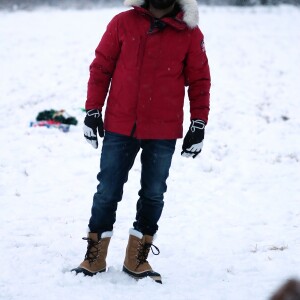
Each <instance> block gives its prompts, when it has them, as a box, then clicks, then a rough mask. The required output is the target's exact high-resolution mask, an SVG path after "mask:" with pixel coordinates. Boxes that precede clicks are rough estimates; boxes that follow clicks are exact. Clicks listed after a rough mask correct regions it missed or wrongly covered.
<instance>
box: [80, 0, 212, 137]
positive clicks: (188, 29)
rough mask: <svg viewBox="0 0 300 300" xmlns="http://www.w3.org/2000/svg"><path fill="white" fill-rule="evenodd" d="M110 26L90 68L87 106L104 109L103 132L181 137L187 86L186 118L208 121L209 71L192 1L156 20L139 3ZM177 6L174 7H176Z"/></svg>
mask: <svg viewBox="0 0 300 300" xmlns="http://www.w3.org/2000/svg"><path fill="white" fill-rule="evenodd" d="M126 2H127V4H131V5H134V4H136V6H134V7H133V9H131V10H128V11H125V12H122V13H120V14H118V15H117V16H115V17H114V18H113V19H112V21H111V22H110V23H109V24H108V27H107V30H106V32H105V33H104V35H103V37H102V39H101V41H100V43H99V45H98V47H97V49H96V57H95V59H94V61H93V62H92V64H91V66H90V78H89V82H88V92H87V101H86V109H87V110H89V109H95V108H97V109H100V110H102V108H103V106H104V103H105V99H106V97H107V93H108V90H109V94H108V98H107V105H106V111H105V118H104V128H105V130H107V131H111V132H115V133H119V134H123V135H127V136H134V137H136V138H138V139H177V138H181V137H182V123H183V103H184V95H185V86H188V96H189V101H190V118H191V119H201V120H204V121H205V122H207V119H208V112H209V90H210V73H209V66H208V61H207V57H206V53H205V47H204V41H203V35H202V33H201V31H200V29H199V28H198V26H197V22H198V6H197V2H196V0H177V2H178V4H179V6H180V10H179V12H178V13H177V14H176V16H172V17H170V16H166V17H163V18H162V19H159V20H158V19H155V18H154V17H153V16H152V14H151V13H150V12H149V11H148V10H147V9H146V8H144V6H141V5H139V4H140V3H141V2H143V1H140V0H135V1H134V0H127V1H125V4H126ZM178 4H177V5H178Z"/></svg>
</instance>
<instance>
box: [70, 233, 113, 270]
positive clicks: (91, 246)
mask: <svg viewBox="0 0 300 300" xmlns="http://www.w3.org/2000/svg"><path fill="white" fill-rule="evenodd" d="M84 239H86V240H87V242H88V247H87V252H86V255H85V258H84V261H83V262H82V263H81V264H80V265H79V267H78V268H76V269H74V271H76V272H77V273H81V272H82V273H84V274H85V275H90V276H92V275H94V274H96V273H100V272H104V271H105V270H106V256H107V249H108V245H109V242H110V237H105V238H101V239H100V240H99V239H98V234H97V233H93V232H90V233H89V234H88V237H87V238H84Z"/></svg>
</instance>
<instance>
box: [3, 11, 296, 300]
mask: <svg viewBox="0 0 300 300" xmlns="http://www.w3.org/2000/svg"><path fill="white" fill-rule="evenodd" d="M123 9H124V8H121V7H120V8H117V9H97V10H85V11H75V10H66V11H60V10H49V9H40V10H36V11H33V12H21V11H19V12H14V13H8V12H0V104H1V110H0V120H1V121H0V141H1V150H0V153H1V154H0V222H1V224H0V240H1V241H0V265H1V272H0V299H1V300H2V299H3V300H10V299H11V300H27V299H28V300H33V299H43V300H50V299H72V300H82V299H111V300H116V299H144V298H147V299H156V300H158V299H172V300H173V299H175V300H186V299H189V300H197V299H205V300H223V299H224V300H250V299H256V300H262V299H267V298H268V297H269V296H270V294H271V293H272V292H273V291H274V290H275V289H277V287H278V286H279V285H281V284H282V283H283V282H284V281H285V280H286V279H288V278H290V277H298V276H299V275H300V234H299V233H300V118H299V116H300V104H299V101H300V81H299V80H300V55H299V54H300V30H299V28H300V11H299V8H294V7H288V6H281V7H273V8H259V7H254V8H225V7H218V8H214V7H203V6H201V7H200V25H201V28H202V30H203V32H204V33H205V36H206V49H207V53H208V56H209V60H210V66H211V73H212V91H211V114H210V121H209V125H208V126H207V130H206V138H205V144H204V150H203V152H202V153H201V155H200V156H199V158H198V159H195V160H193V159H185V158H182V157H181V156H180V149H181V143H182V140H179V141H178V143H177V150H176V153H175V156H174V160H173V166H172V169H171V173H170V178H169V180H168V193H167V194H166V197H165V202H166V205H165V210H164V213H163V216H162V218H161V220H160V223H159V225H160V230H159V232H158V238H157V240H156V245H157V246H158V247H159V248H160V251H161V254H160V255H159V256H155V257H154V256H153V255H150V257H149V260H150V262H151V264H152V265H153V267H154V269H155V270H157V271H159V272H160V273H161V274H162V276H163V285H158V284H156V283H154V282H152V281H151V280H150V279H145V280H142V281H139V282H136V281H135V280H133V279H131V278H128V277H127V276H126V275H124V274H123V273H122V272H121V268H122V263H123V259H124V253H125V247H126V244H127V239H128V229H129V228H130V227H131V225H132V221H133V218H134V215H135V202H136V200H137V191H138V189H139V174H140V165H139V159H137V160H136V163H135V165H134V167H133V169H132V171H131V173H130V177H129V182H128V183H127V184H126V186H125V192H124V199H123V201H122V202H121V204H120V205H119V210H118V215H117V217H118V219H117V223H116V225H115V229H114V237H113V239H112V241H111V244H110V248H109V255H108V265H109V266H110V270H109V272H108V273H105V274H101V275H97V276H95V277H93V278H89V277H83V276H75V275H74V274H71V273H70V272H69V270H70V269H71V268H73V267H76V266H77V265H78V264H79V263H80V262H81V261H82V259H83V257H84V254H85V251H86V242H85V241H82V240H81V237H83V236H85V234H86V227H87V222H88V219H89V216H90V207H91V202H92V196H93V194H94V192H95V188H96V184H97V181H96V173H97V171H98V165H99V153H100V150H94V149H93V148H92V147H91V146H90V145H89V144H87V143H86V142H85V141H84V139H83V137H82V129H81V127H82V122H83V118H84V113H83V112H82V111H81V109H80V108H82V107H83V106H84V102H85V94H86V83H87V79H88V67H89V64H90V62H91V61H92V59H93V57H94V49H95V47H96V46H97V44H98V41H99V39H100V37H101V35H102V33H103V31H104V29H105V26H106V24H107V22H108V21H109V20H110V19H111V18H112V16H113V15H115V14H116V13H117V12H119V11H121V10H123ZM50 108H53V109H62V108H64V109H66V110H67V112H68V113H70V114H71V115H73V116H76V117H77V118H78V119H79V125H78V126H76V127H73V128H72V129H71V131H70V132H69V133H63V132H61V131H59V130H57V129H47V128H30V127H29V122H30V121H31V120H34V119H35V117H36V115H37V113H38V112H39V111H41V110H46V109H50ZM188 123H189V122H188V105H187V106H186V121H185V129H186V128H187V127H188Z"/></svg>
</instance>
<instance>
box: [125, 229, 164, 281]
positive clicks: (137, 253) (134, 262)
mask: <svg viewBox="0 0 300 300" xmlns="http://www.w3.org/2000/svg"><path fill="white" fill-rule="evenodd" d="M140 235H141V236H142V234H140ZM152 242H153V237H152V236H150V235H144V236H142V237H141V238H139V237H137V236H136V235H134V234H130V235H129V240H128V245H127V248H126V256H125V260H124V265H123V271H124V272H126V273H127V274H129V275H130V276H132V277H134V278H136V279H141V278H145V277H150V278H152V279H153V280H155V281H156V282H158V283H161V276H160V274H159V273H157V272H154V271H153V270H152V268H151V266H150V264H149V262H148V261H147V257H148V254H149V251H150V249H151V247H152V246H153V247H154V248H155V249H156V250H157V251H158V252H157V253H154V252H153V250H152V252H153V254H155V255H158V254H159V250H158V248H157V247H156V246H154V245H153V244H152Z"/></svg>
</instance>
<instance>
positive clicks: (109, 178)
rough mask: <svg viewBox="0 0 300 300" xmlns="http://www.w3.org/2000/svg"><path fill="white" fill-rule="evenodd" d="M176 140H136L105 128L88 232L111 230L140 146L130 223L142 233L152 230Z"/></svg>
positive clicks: (151, 232) (149, 232) (159, 211)
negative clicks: (138, 178) (138, 186)
mask: <svg viewBox="0 0 300 300" xmlns="http://www.w3.org/2000/svg"><path fill="white" fill-rule="evenodd" d="M175 144H176V140H138V139H136V138H134V137H128V136H124V135H120V134H116V133H112V132H105V137H104V140H103V146H102V153H101V160H100V172H99V173H98V176H97V179H98V181H99V184H98V186H97V192H96V193H95V195H94V198H93V206H92V215H91V218H90V221H89V229H90V231H91V232H98V235H99V236H101V234H102V233H103V232H105V231H112V230H113V225H114V223H115V221H116V211H117V206H118V202H119V201H121V200H122V196H123V186H124V183H125V182H126V181H127V180H128V173H129V170H130V169H131V168H132V166H133V163H134V160H135V158H136V155H137V153H138V152H139V150H140V148H141V149H142V152H141V166H142V170H141V189H140V191H139V193H138V194H139V199H138V201H137V205H136V220H135V221H134V223H133V227H134V229H136V230H138V231H140V232H142V233H143V234H147V235H154V234H155V232H156V231H157V229H158V225H157V222H158V220H159V218H160V216H161V213H162V210H163V206H164V201H163V199H164V196H163V195H164V193H165V192H166V190H167V185H166V180H167V178H168V176H169V169H170V166H171V161H172V156H173V153H174V150H175Z"/></svg>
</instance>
